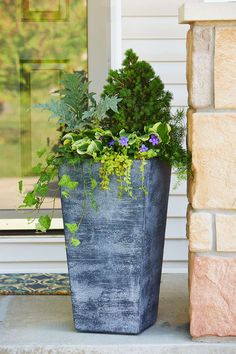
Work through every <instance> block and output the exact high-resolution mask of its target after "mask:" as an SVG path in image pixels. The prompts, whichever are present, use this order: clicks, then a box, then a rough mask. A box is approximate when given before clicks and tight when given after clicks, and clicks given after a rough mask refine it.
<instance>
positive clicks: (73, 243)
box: [70, 237, 80, 247]
mask: <svg viewBox="0 0 236 354" xmlns="http://www.w3.org/2000/svg"><path fill="white" fill-rule="evenodd" d="M70 242H71V245H72V246H73V247H78V246H79V245H80V240H78V239H77V238H75V237H71V240H70Z"/></svg>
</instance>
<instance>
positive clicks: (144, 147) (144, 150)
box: [139, 144, 148, 152]
mask: <svg viewBox="0 0 236 354" xmlns="http://www.w3.org/2000/svg"><path fill="white" fill-rule="evenodd" d="M139 151H140V152H147V151H148V147H147V146H146V145H144V144H142V146H141V149H140V150H139Z"/></svg>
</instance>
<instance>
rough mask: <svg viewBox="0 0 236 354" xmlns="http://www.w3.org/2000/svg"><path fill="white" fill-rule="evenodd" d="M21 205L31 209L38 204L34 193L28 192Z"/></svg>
mask: <svg viewBox="0 0 236 354" xmlns="http://www.w3.org/2000/svg"><path fill="white" fill-rule="evenodd" d="M23 203H24V205H25V206H26V207H32V206H34V205H36V204H37V203H38V200H37V198H36V197H35V195H34V192H28V193H27V194H26V196H25V198H24V200H23Z"/></svg>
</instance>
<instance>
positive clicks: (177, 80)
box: [122, 0, 201, 272]
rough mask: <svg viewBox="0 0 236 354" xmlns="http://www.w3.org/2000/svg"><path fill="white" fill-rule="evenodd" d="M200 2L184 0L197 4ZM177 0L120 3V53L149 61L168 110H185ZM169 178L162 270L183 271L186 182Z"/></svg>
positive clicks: (183, 55)
mask: <svg viewBox="0 0 236 354" xmlns="http://www.w3.org/2000/svg"><path fill="white" fill-rule="evenodd" d="M200 1H201V0H187V2H200ZM182 3H183V1H181V0H165V1H163V0H146V1H143V0H122V14H123V18H122V47H123V53H124V52H125V51H126V50H127V49H129V48H133V49H134V50H135V52H137V54H138V55H139V57H140V59H142V60H147V61H148V62H150V64H151V65H152V67H153V68H154V70H155V73H156V74H157V75H159V76H160V78H161V79H162V81H163V82H164V84H165V88H166V89H167V90H169V91H170V92H171V93H172V94H173V101H172V107H173V108H172V110H173V112H175V111H176V108H186V107H187V85H186V39H185V38H186V32H187V30H188V28H189V26H187V25H184V26H183V25H179V24H178V16H177V15H178V8H179V6H181V5H182ZM174 184H175V176H172V187H171V190H170V198H169V207H168V218H167V227H166V244H165V252H164V264H163V271H168V272H169V271H173V272H179V271H187V257H188V245H187V240H186V209H187V203H188V202H187V197H186V183H182V184H181V185H180V186H179V187H178V188H177V189H176V190H174V189H173V185H174Z"/></svg>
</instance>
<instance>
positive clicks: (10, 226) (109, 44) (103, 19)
mask: <svg viewBox="0 0 236 354" xmlns="http://www.w3.org/2000/svg"><path fill="white" fill-rule="evenodd" d="M87 18H88V20H87V24H88V25H87V26H88V28H87V31H88V32H87V33H88V76H89V81H91V85H90V90H91V91H92V92H96V93H97V94H99V93H100V92H101V91H102V87H103V85H104V83H105V80H106V77H107V74H108V71H109V69H110V68H113V69H116V68H118V67H120V65H121V58H122V49H121V47H122V46H121V43H122V35H121V0H99V1H98V0H87ZM29 212H30V210H29ZM45 212H47V210H45V209H44V210H43V213H45ZM39 215H40V214H39ZM54 215H55V217H54V218H53V220H52V224H51V229H52V230H58V231H59V230H63V221H62V216H61V210H59V209H57V210H55V214H54ZM36 222H37V219H36V220H35V222H34V223H31V224H29V223H28V221H27V214H24V215H23V214H22V215H20V213H19V212H17V211H15V210H12V211H10V210H4V209H3V210H1V211H0V232H1V236H0V238H1V237H4V232H6V235H9V234H10V233H11V232H12V231H14V234H16V232H17V231H19V233H21V234H22V233H24V231H26V232H27V231H30V230H32V231H33V230H34V229H35V223H36Z"/></svg>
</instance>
